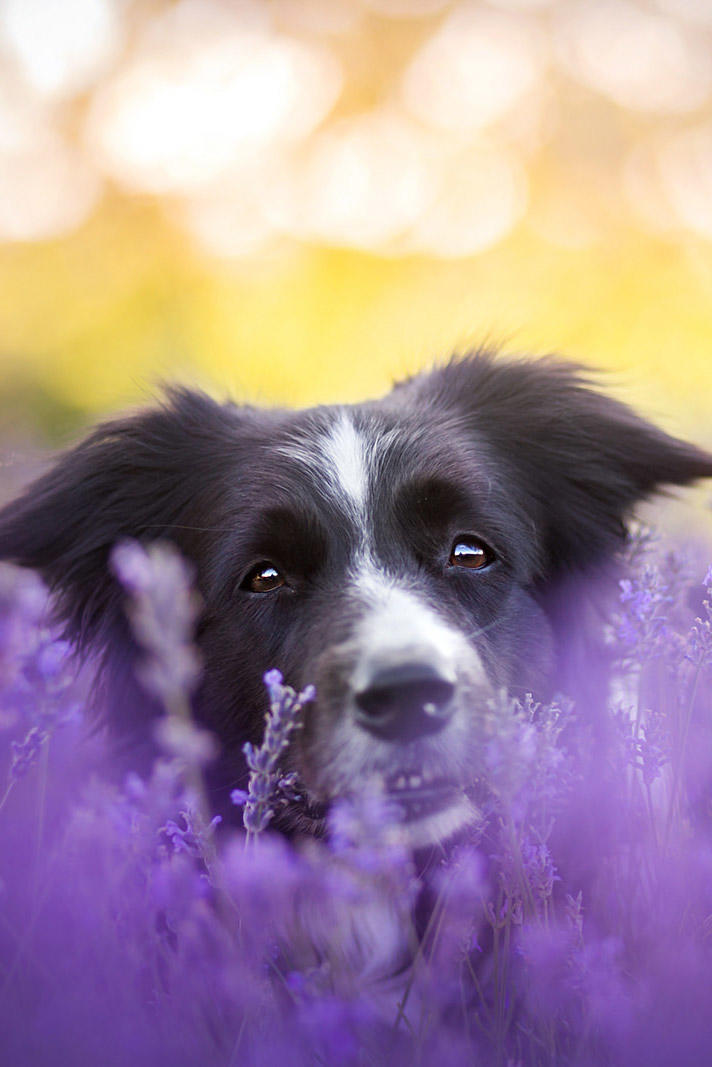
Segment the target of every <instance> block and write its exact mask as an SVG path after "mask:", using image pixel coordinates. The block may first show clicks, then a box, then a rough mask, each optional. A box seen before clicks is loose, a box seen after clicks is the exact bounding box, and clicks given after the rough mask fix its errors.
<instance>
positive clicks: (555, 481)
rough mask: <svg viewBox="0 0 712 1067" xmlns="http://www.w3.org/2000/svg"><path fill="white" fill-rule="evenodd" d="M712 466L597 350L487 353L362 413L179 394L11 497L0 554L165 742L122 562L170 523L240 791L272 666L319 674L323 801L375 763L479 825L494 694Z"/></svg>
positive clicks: (141, 728)
mask: <svg viewBox="0 0 712 1067" xmlns="http://www.w3.org/2000/svg"><path fill="white" fill-rule="evenodd" d="M710 475H712V457H711V456H709V455H707V454H705V453H703V452H701V451H700V450H698V449H696V448H694V447H693V446H690V445H687V444H685V443H683V442H681V441H678V440H675V439H673V438H671V437H669V436H667V435H665V434H664V433H662V432H661V431H659V430H657V429H655V428H654V427H653V426H651V425H649V424H648V423H646V422H644V421H642V420H641V419H639V418H638V417H636V416H635V415H634V414H633V413H632V412H631V411H630V410H629V409H628V408H626V407H624V406H623V405H621V404H619V403H616V402H614V401H612V400H610V399H607V398H605V397H603V396H601V395H600V394H598V393H597V392H595V391H593V390H592V389H590V388H589V387H588V386H587V384H586V382H585V381H584V380H583V379H582V378H581V376H580V374H579V372H578V370H577V369H576V368H574V367H571V366H569V365H566V364H561V363H559V362H556V361H553V360H539V361H514V362H502V361H498V360H495V359H494V358H493V357H492V356H491V355H489V354H486V353H478V354H476V355H473V356H469V357H467V358H463V359H457V360H454V361H452V362H451V363H449V364H448V365H446V366H444V367H442V368H440V369H437V370H435V371H433V372H431V373H428V374H424V375H422V376H418V377H415V378H413V379H411V380H409V381H407V382H405V383H403V384H401V385H400V386H398V387H396V388H395V389H394V390H393V391H392V392H391V393H390V394H389V395H388V396H387V397H386V398H385V399H383V400H380V401H376V402H369V403H363V404H359V405H355V406H352V407H321V408H314V409H311V410H307V411H299V412H290V411H283V410H258V409H254V408H248V407H236V406H233V405H230V404H227V405H224V406H223V405H218V404H216V403H215V402H213V401H212V400H210V399H209V398H207V397H206V396H204V395H201V394H197V393H193V392H188V391H172V392H169V394H168V397H167V401H166V403H165V405H164V406H163V407H160V408H158V409H155V410H151V411H148V412H143V413H140V414H138V415H136V416H133V417H129V418H126V419H123V420H120V421H116V422H111V423H108V424H106V425H103V426H100V427H99V428H98V429H97V430H95V431H94V433H93V434H92V435H91V436H90V437H89V438H88V439H87V440H86V441H84V442H83V443H82V444H80V445H79V446H78V447H77V448H75V449H74V450H73V451H71V452H69V453H68V454H67V455H65V456H64V458H63V459H61V460H60V461H59V463H58V464H57V466H56V467H55V468H54V469H53V470H52V471H50V473H48V474H47V475H45V476H44V477H43V478H41V479H40V480H39V481H38V482H36V483H35V484H34V485H33V486H31V487H30V489H29V490H28V491H27V492H26V493H25V495H24V496H23V497H22V498H21V499H20V500H18V501H16V502H15V503H13V504H10V505H9V506H8V507H7V508H6V509H5V510H4V512H2V513H0V558H6V559H11V560H13V561H15V562H17V563H20V564H22V565H25V566H29V567H34V568H37V569H38V570H40V571H41V572H42V574H43V575H44V576H45V578H46V579H47V580H48V582H49V584H50V586H51V588H52V589H53V590H54V591H55V593H56V594H57V604H58V610H59V612H60V614H61V616H62V617H63V619H64V621H65V622H66V624H67V626H68V628H69V630H70V632H71V633H72V635H73V636H74V637H75V638H76V639H78V640H79V641H80V642H81V643H83V644H84V645H97V646H99V647H101V648H102V649H103V650H104V656H105V664H106V670H107V673H108V676H109V680H110V681H109V686H108V689H109V694H110V702H111V707H110V713H111V716H112V719H113V725H114V726H115V727H118V728H119V729H121V728H122V727H123V729H125V730H126V732H131V733H133V734H138V735H141V734H143V735H144V736H146V735H148V734H150V730H149V726H148V722H147V721H146V720H147V718H148V717H150V715H151V713H152V709H151V707H150V705H149V704H148V703H147V702H146V700H143V701H140V700H139V699H138V697H137V694H136V693H135V692H133V693H131V694H130V696H129V695H128V694H127V691H126V678H125V677H124V678H122V677H121V672H122V671H123V672H124V674H125V673H126V669H127V668H126V648H127V647H129V648H130V639H129V636H128V633H127V628H126V624H125V620H124V617H123V612H122V597H121V591H120V590H119V588H118V587H117V584H116V582H115V580H114V579H113V578H112V576H111V573H110V569H109V566H108V557H109V554H110V551H111V548H112V546H113V545H114V544H115V543H116V542H117V541H119V540H121V539H122V538H125V537H132V538H136V539H139V540H143V541H151V540H156V539H170V540H171V541H173V542H174V543H175V544H177V545H178V547H179V548H180V549H181V551H182V552H183V553H184V554H185V555H186V556H187V557H188V558H189V559H190V560H192V562H193V564H194V567H195V572H196V576H197V582H198V585H199V589H200V592H201V594H202V598H203V602H204V614H203V617H202V620H201V624H200V632H199V643H200V646H201V650H202V654H203V659H204V665H205V671H204V682H203V685H202V689H201V691H200V693H199V695H198V701H197V705H198V712H199V714H200V716H201V718H202V719H203V720H204V721H206V722H207V723H208V724H209V725H210V726H211V727H212V728H213V729H214V730H216V732H217V733H218V734H219V737H220V739H221V741H222V744H223V746H224V752H225V756H224V759H223V765H224V766H226V767H228V777H230V778H231V781H227V780H226V783H225V784H226V785H229V784H235V781H236V780H237V779H238V778H239V776H240V774H241V766H242V764H241V756H240V749H241V745H242V743H243V742H244V741H245V740H246V739H251V740H256V739H259V736H260V733H261V724H262V721H263V713H264V700H265V698H264V695H263V689H262V682H261V679H262V675H263V673H264V672H265V670H267V669H268V668H270V667H275V666H276V667H279V669H280V670H281V671H282V672H283V674H284V675H285V677H286V678H287V679H288V680H289V682H290V683H291V684H293V685H296V686H299V685H305V684H307V683H314V685H315V686H316V689H317V699H316V701H315V702H314V703H313V704H312V705H310V706H309V707H308V709H307V711H306V714H305V720H304V725H303V729H302V730H301V731H299V733H298V736H297V740H296V742H295V743H294V745H293V746H292V750H291V753H290V761H291V764H292V768H293V769H295V770H296V771H297V772H298V774H299V777H300V779H301V781H302V783H303V786H304V789H305V791H306V795H307V796H308V797H309V798H310V801H311V802H312V804H313V809H312V810H315V809H316V806H317V805H319V804H323V803H328V802H329V801H330V800H332V799H334V798H335V797H338V796H340V795H343V794H347V793H348V792H350V791H351V790H353V789H356V788H358V787H359V786H360V785H361V784H363V783H364V782H365V781H367V780H368V779H372V778H374V777H376V778H378V779H380V780H381V781H382V782H383V783H384V784H385V786H386V788H387V790H388V791H389V792H392V793H394V794H395V795H396V796H397V797H398V799H399V800H400V802H401V805H402V807H403V809H404V811H405V813H406V824H407V826H408V828H409V834H410V839H411V841H412V843H413V844H414V845H420V844H425V843H428V842H429V841H432V840H436V839H440V838H443V837H446V836H449V835H450V834H451V833H453V832H454V831H455V830H457V829H458V828H459V827H460V826H461V825H463V824H464V823H466V822H467V820H468V819H469V818H470V813H471V810H470V806H469V801H468V800H467V796H466V793H465V792H464V790H463V786H465V785H466V784H467V783H468V782H469V781H471V780H472V778H473V777H474V776H476V774H477V760H478V753H479V752H480V751H481V749H482V729H483V723H484V721H485V716H484V714H483V709H484V708H485V706H486V703H487V700H488V698H489V697H490V696H491V694H492V692H493V690H494V689H496V688H499V687H502V686H505V687H507V688H508V689H510V691H515V692H519V693H523V692H526V691H534V692H544V691H545V690H546V687H547V686H548V685H550V684H552V681H556V680H558V679H557V674H556V671H557V666H556V664H557V657H558V651H559V650H558V645H559V637H560V634H559V630H560V628H561V603H562V590H563V591H565V590H567V589H571V588H573V587H574V585H575V583H576V582H578V581H580V579H581V578H582V577H584V576H586V575H590V574H592V573H595V572H596V571H597V569H599V568H600V567H601V565H602V564H604V563H605V561H606V560H607V559H609V558H610V556H611V555H612V553H613V552H614V550H615V548H616V547H617V545H618V544H619V543H620V540H621V537H622V535H623V533H624V520H625V518H626V515H627V514H628V513H629V511H630V509H631V507H632V505H633V504H634V503H635V502H636V501H637V500H639V499H641V498H643V497H645V496H646V495H648V494H650V493H651V492H652V491H653V490H655V489H656V488H657V487H658V486H660V485H664V484H678V485H680V484H684V483H687V482H690V481H692V480H693V479H696V478H699V477H703V476H710ZM563 600H564V601H565V600H566V597H565V596H563ZM574 614H575V613H574ZM565 617H566V620H567V621H566V625H567V626H568V625H569V623H570V613H569V614H566V613H565Z"/></svg>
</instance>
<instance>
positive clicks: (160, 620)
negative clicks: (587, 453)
mask: <svg viewBox="0 0 712 1067" xmlns="http://www.w3.org/2000/svg"><path fill="white" fill-rule="evenodd" d="M627 555H628V558H627V560H626V563H625V571H624V573H625V575H626V576H625V577H624V578H622V580H621V581H620V583H619V587H618V595H617V598H616V600H615V602H614V603H613V604H612V605H611V610H610V616H609V618H608V619H607V621H606V622H605V624H604V626H605V635H606V641H607V647H608V649H609V652H610V655H611V658H612V662H613V679H612V684H611V685H610V687H609V688H610V699H609V707H608V708H607V709H606V711H605V716H604V717H603V718H604V720H605V724H606V728H605V731H604V732H603V740H602V738H601V736H594V735H593V732H592V731H591V729H590V728H589V725H588V724H587V723H586V722H582V721H581V719H580V716H579V717H577V708H576V707H575V706H572V705H571V703H570V702H569V701H568V700H567V699H566V697H565V695H564V694H562V696H561V698H560V699H557V700H556V701H555V702H554V703H552V704H551V705H549V706H541V705H539V704H537V703H536V702H535V701H534V700H533V699H529V698H526V699H524V700H522V701H519V702H518V701H514V700H511V699H509V697H508V696H507V695H506V694H504V693H502V694H500V695H499V696H498V697H497V698H496V699H495V700H493V701H491V702H490V704H489V706H488V707H487V708H478V709H473V713H476V714H478V715H481V716H482V717H483V722H484V724H485V726H484V729H483V736H484V737H485V741H484V742H483V744H484V745H485V752H484V758H483V760H482V766H484V767H485V768H486V772H485V773H484V774H482V775H481V776H480V777H479V778H478V780H477V781H476V782H473V790H474V791H476V795H477V799H478V803H479V807H480V810H481V822H480V824H479V825H478V826H477V827H476V828H475V829H473V830H472V832H471V834H470V836H469V838H468V839H467V840H459V841H458V842H456V843H454V844H453V845H452V847H451V848H450V849H449V850H445V849H441V850H439V851H437V852H432V853H431V854H429V855H427V856H424V857H423V856H416V857H413V856H412V855H410V853H409V852H408V851H406V850H405V849H404V848H403V847H402V845H401V844H400V842H399V832H398V811H397V809H393V807H392V805H391V804H390V803H389V801H388V799H387V798H385V797H384V796H383V795H382V794H380V793H379V791H378V788H377V783H365V784H364V785H363V788H362V789H361V791H360V792H359V793H358V795H354V796H352V797H349V798H344V800H343V801H341V802H340V803H338V804H336V805H334V807H333V808H332V811H331V813H330V816H329V831H328V834H327V835H326V837H325V838H324V839H321V840H313V839H308V840H306V839H305V840H292V841H291V842H288V841H287V840H286V839H285V838H284V837H283V836H281V835H280V834H279V833H277V832H276V831H275V830H274V829H273V827H274V826H275V825H277V824H278V823H279V813H280V810H281V809H282V808H283V807H284V805H286V804H288V803H289V802H290V796H292V795H293V794H294V792H295V790H298V788H299V783H298V782H295V781H294V780H293V779H291V778H290V776H284V775H283V774H282V773H280V772H281V760H282V756H283V753H284V749H285V747H286V745H288V743H289V738H290V734H291V733H292V732H293V731H294V730H298V729H299V722H300V715H301V714H302V710H303V706H304V705H306V704H307V703H308V701H309V700H310V699H312V697H313V694H312V693H311V692H310V691H307V692H305V693H302V694H295V693H294V691H293V690H290V689H289V687H288V684H287V683H288V682H289V679H284V680H283V679H282V678H281V676H280V674H279V673H278V668H279V664H275V665H274V667H275V671H272V672H270V673H269V674H268V675H267V676H266V678H265V685H266V701H265V703H266V705H267V703H268V701H269V707H270V710H269V713H268V716H267V719H266V728H265V738H264V743H263V745H262V746H261V747H260V748H257V747H253V748H249V747H248V749H247V751H246V759H247V763H248V765H249V768H250V769H251V775H250V778H249V783H248V782H247V781H246V780H244V777H243V780H242V781H241V782H240V781H239V780H238V779H239V778H240V775H239V774H237V773H236V788H235V792H234V794H233V801H234V807H233V818H232V823H231V824H230V819H229V818H228V817H226V816H224V817H223V818H222V819H220V817H218V816H216V814H215V812H214V811H213V810H212V808H211V802H210V799H209V794H208V792H207V790H206V787H205V784H204V773H205V769H206V768H207V767H209V765H210V762H211V760H212V759H213V758H214V756H215V754H216V752H215V741H214V739H213V738H212V736H210V735H209V734H207V733H206V732H205V731H204V730H202V729H201V728H200V727H199V726H197V725H195V724H193V723H192V722H191V718H190V693H191V691H192V689H193V687H194V686H195V685H196V684H197V683H198V678H199V670H200V664H199V658H198V656H197V654H196V652H195V651H194V649H193V647H192V644H191V636H192V628H193V626H194V623H195V618H196V615H197V612H198V611H199V605H198V603H197V600H196V599H195V598H194V597H193V595H192V594H191V592H190V588H189V574H188V572H187V570H186V568H185V567H184V566H183V564H182V563H181V561H180V560H179V559H178V558H177V557H176V556H175V555H174V554H173V552H172V551H171V550H170V549H169V548H168V547H165V546H164V547H153V548H151V549H150V550H149V551H145V550H144V549H142V548H140V547H138V546H136V545H130V544H129V545H124V546H121V547H120V548H119V550H118V551H117V552H115V554H114V557H113V566H114V570H115V573H116V574H117V576H118V577H119V578H120V580H121V581H122V583H123V585H124V587H125V590H126V602H127V611H128V613H129V618H130V621H131V624H132V627H133V630H134V633H135V636H136V638H137V640H138V642H139V643H140V645H141V646H142V648H143V649H144V659H143V662H142V666H141V681H142V684H143V685H145V686H146V687H148V688H149V689H150V690H151V691H152V692H153V693H154V695H158V696H160V697H161V699H162V700H163V702H164V704H165V707H166V714H165V717H164V718H163V719H162V720H161V721H160V723H159V728H158V731H157V738H156V740H157V744H158V746H159V749H160V751H161V753H162V755H161V758H160V759H159V760H158V762H157V763H156V764H155V766H154V769H153V772H152V774H151V775H150V777H146V776H140V775H139V774H138V773H137V772H135V771H134V772H131V773H128V774H126V773H125V772H124V770H123V769H122V771H121V772H119V771H117V770H116V769H115V768H112V753H111V750H110V746H108V745H107V743H106V741H105V739H104V737H103V734H102V732H101V730H100V729H96V728H95V727H94V718H93V716H92V712H91V696H90V687H89V679H88V677H87V674H88V672H87V671H86V670H83V671H81V672H79V673H77V671H76V668H75V665H74V664H73V662H72V657H71V655H70V650H69V648H68V646H67V645H66V644H65V643H64V642H62V641H61V640H58V639H56V638H54V637H53V634H52V632H51V629H50V628H49V626H48V621H47V618H48V617H47V602H46V593H45V590H44V589H43V587H42V586H41V584H40V583H39V581H38V580H37V579H36V578H35V577H34V576H33V575H31V574H29V573H27V572H21V571H19V570H15V569H13V568H11V567H9V566H2V567H1V568H0V739H1V748H0V756H1V757H2V763H1V764H0V774H1V776H2V777H1V778H0V783H2V785H1V787H0V842H1V844H0V856H1V857H2V860H1V863H0V1062H2V1063H3V1064H17V1065H23V1067H25V1065H27V1067H33V1065H45V1064H46V1065H50V1064H51V1065H52V1067H59V1065H64V1064H66V1065H77V1067H80V1065H82V1067H83V1065H98V1064H102V1065H114V1064H116V1065H123V1064H131V1065H136V1067H141V1065H149V1064H150V1065H161V1064H166V1065H168V1064H170V1065H171V1067H181V1065H193V1064H200V1065H211V1067H212V1065H216V1067H217V1065H220V1067H228V1065H237V1064H240V1065H253V1064H254V1065H272V1064H281V1063H285V1064H287V1063H288V1064H290V1065H295V1067H296V1065H302V1064H304V1065H306V1064H325V1065H326V1064H328V1065H332V1064H334V1065H335V1064H359V1065H361V1064H363V1065H369V1064H374V1065H375V1064H396V1065H397V1064H404V1065H405V1064H409V1065H410V1064H423V1065H429V1064H433V1065H435V1064H444V1063H447V1064H452V1065H459V1064H488V1065H489V1064H503V1065H504V1064H507V1065H512V1067H513V1065H519V1064H521V1065H525V1064H526V1065H529V1064H605V1063H613V1064H643V1063H645V1064H668V1063H672V1062H674V1063H678V1064H696V1063H703V1062H707V1061H708V1060H709V1059H710V1056H712V985H711V984H710V978H709V976H710V972H711V969H712V944H711V935H712V728H711V725H710V724H712V716H711V712H712V707H711V706H710V705H711V704H712V701H711V700H710V673H711V672H712V568H709V569H707V562H706V561H705V560H701V559H700V557H699V554H696V553H692V552H690V551H687V550H685V549H683V548H679V547H678V548H675V549H674V550H673V548H672V547H671V546H670V545H665V544H663V543H662V542H661V541H660V540H658V539H657V538H655V537H654V536H650V535H644V534H643V535H636V536H635V537H633V538H632V540H631V544H630V546H629V549H628V554H627ZM599 734H600V731H599ZM591 753H595V756H594V758H593V759H592V757H591ZM124 763H125V755H124ZM592 763H593V765H594V766H593V770H592ZM242 786H244V788H242ZM245 828H246V829H245Z"/></svg>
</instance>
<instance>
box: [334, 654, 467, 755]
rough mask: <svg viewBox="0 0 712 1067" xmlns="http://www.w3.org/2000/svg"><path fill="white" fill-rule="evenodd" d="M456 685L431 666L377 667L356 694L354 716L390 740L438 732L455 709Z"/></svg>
mask: <svg viewBox="0 0 712 1067" xmlns="http://www.w3.org/2000/svg"><path fill="white" fill-rule="evenodd" d="M454 695H455V686H454V685H453V684H452V682H449V681H448V680H447V678H443V676H442V675H441V674H440V673H439V672H438V671H437V670H435V669H434V668H433V667H430V666H428V665H427V664H423V663H406V664H400V665H399V666H397V667H389V668H387V669H382V670H379V671H378V673H377V674H375V675H374V676H373V678H371V680H370V682H369V684H368V685H367V686H366V687H365V688H364V689H361V690H360V691H359V692H358V693H356V694H355V698H354V699H355V701H356V718H357V720H358V722H359V723H360V725H361V726H363V727H364V729H366V730H368V731H369V733H372V734H375V736H376V737H382V738H385V739H387V740H389V741H395V740H398V741H409V740H413V739H414V738H416V737H421V736H423V735H424V734H433V733H437V731H438V730H442V728H443V727H444V726H445V725H446V723H448V722H449V720H450V718H451V717H452V713H453V711H454V707H453V696H454Z"/></svg>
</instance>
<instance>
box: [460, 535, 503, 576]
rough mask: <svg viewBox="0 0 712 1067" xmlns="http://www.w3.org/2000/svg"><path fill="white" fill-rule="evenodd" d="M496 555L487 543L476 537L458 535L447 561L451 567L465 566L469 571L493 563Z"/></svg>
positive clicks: (483, 567) (481, 568) (480, 568)
mask: <svg viewBox="0 0 712 1067" xmlns="http://www.w3.org/2000/svg"><path fill="white" fill-rule="evenodd" d="M495 559H496V556H495V554H494V552H493V551H492V549H491V548H490V547H489V545H486V544H485V543H484V541H481V540H480V539H479V538H478V537H470V536H462V537H458V538H457V540H456V541H455V543H454V545H453V546H452V551H451V552H450V559H449V560H448V563H449V565H450V566H451V567H465V568H466V569H467V570H470V571H481V570H484V569H485V567H489V565H490V564H491V563H494V561H495Z"/></svg>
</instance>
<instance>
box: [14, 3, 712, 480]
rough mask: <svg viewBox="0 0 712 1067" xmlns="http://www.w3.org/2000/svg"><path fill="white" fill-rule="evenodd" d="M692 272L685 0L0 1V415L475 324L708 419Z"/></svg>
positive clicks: (248, 388)
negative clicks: (582, 364) (563, 356)
mask: <svg viewBox="0 0 712 1067" xmlns="http://www.w3.org/2000/svg"><path fill="white" fill-rule="evenodd" d="M711 295H712V0H649V2H643V0H641V2H633V0H571V2H569V0H487V2H484V0H178V2H177V3H174V2H167V0H0V412H1V413H2V414H1V417H2V420H3V423H4V427H3V432H2V433H0V437H2V438H3V439H4V440H8V439H10V438H12V440H13V441H15V442H17V441H19V440H22V439H25V438H26V439H28V440H29V439H31V440H33V441H37V440H41V441H43V442H46V443H47V445H48V447H49V446H50V445H52V444H53V443H56V442H58V441H65V440H68V439H70V438H71V437H72V436H73V435H75V434H76V433H77V432H78V431H79V429H80V427H81V426H83V425H84V424H86V423H87V422H88V421H89V420H91V419H94V418H96V417H97V416H99V415H101V414H103V413H105V412H107V411H110V410H113V409H115V408H120V407H123V406H126V405H131V404H133V403H136V402H137V401H139V400H141V399H142V398H144V397H145V396H146V395H147V394H148V393H150V391H151V388H152V386H153V383H154V382H155V381H156V380H157V379H162V378H178V379H180V380H183V381H186V380H187V381H192V382H197V383H198V384H201V385H204V386H206V387H207V388H209V389H210V390H212V391H214V392H217V393H218V394H220V393H229V394H231V395H233V396H235V397H237V398H247V399H250V400H253V401H265V402H279V403H281V402H287V403H294V404H307V403H317V402H325V401H332V400H356V399H359V398H363V397H365V396H367V395H373V394H377V393H379V392H381V391H383V390H385V389H386V388H387V387H388V385H389V383H390V382H391V381H392V379H393V378H395V377H397V376H399V375H402V374H403V373H406V372H411V371H413V370H415V369H417V368H419V367H422V366H425V365H427V364H428V363H430V362H431V361H432V360H433V359H435V358H437V357H438V356H442V355H446V354H448V353H449V352H450V351H452V350H453V349H459V350H463V349H465V348H467V347H468V346H470V345H473V344H477V343H479V342H481V341H482V340H491V341H499V342H504V344H505V346H506V347H507V348H508V349H510V350H513V351H533V352H539V353H541V352H547V351H552V350H555V351H559V352H562V353H564V354H566V355H568V356H570V357H573V358H575V359H577V360H581V361H584V362H586V363H590V364H592V365H594V366H597V367H601V368H604V369H608V370H609V371H611V372H612V377H611V388H612V389H613V390H614V391H615V392H617V393H618V395H620V396H623V398H624V399H628V400H631V401H633V402H634V403H636V404H638V406H640V407H641V408H642V409H643V410H644V411H645V412H646V413H647V414H649V415H652V416H654V417H656V418H657V419H658V420H659V421H661V422H662V423H663V425H665V426H667V427H668V428H669V429H671V430H674V431H677V432H684V433H688V434H691V435H693V436H696V437H697V439H698V440H700V441H703V442H704V441H706V442H707V443H712V427H711V426H710V385H711V384H712V299H711ZM23 435H25V436H24V438H23ZM18 447H19V446H18ZM19 452H22V449H21V447H20V448H19ZM9 462H11V460H8V458H7V454H6V455H5V458H4V460H3V463H4V464H5V465H6V466H7V464H8V463H9Z"/></svg>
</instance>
